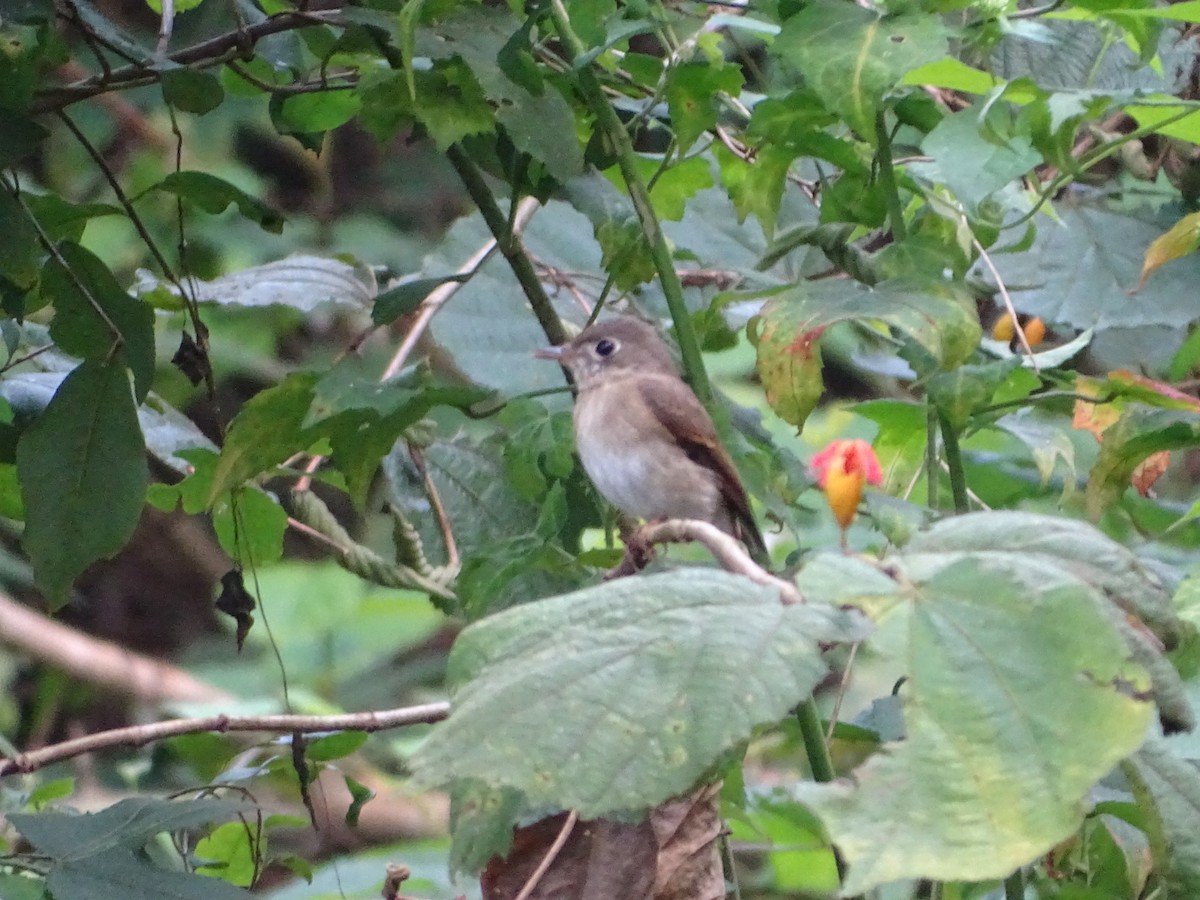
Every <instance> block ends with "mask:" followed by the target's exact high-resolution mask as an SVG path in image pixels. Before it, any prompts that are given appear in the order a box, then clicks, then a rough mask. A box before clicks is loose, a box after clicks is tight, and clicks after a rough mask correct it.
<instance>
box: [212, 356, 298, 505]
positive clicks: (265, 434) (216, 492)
mask: <svg viewBox="0 0 1200 900" xmlns="http://www.w3.org/2000/svg"><path fill="white" fill-rule="evenodd" d="M316 383H317V376H316V375H314V374H310V373H303V372H300V373H295V374H293V375H289V376H288V377H287V378H285V379H284V380H283V381H282V382H280V383H279V384H277V385H275V387H272V388H268V389H267V390H265V391H262V392H261V393H259V394H256V395H255V396H254V397H253V398H251V399H250V400H249V401H248V402H247V403H246V405H245V406H243V407H242V409H241V411H240V412H239V413H238V414H237V417H236V418H234V420H233V422H232V424H231V425H230V426H229V432H228V433H227V434H226V436H225V445H224V446H223V447H222V448H221V456H220V458H219V459H218V460H217V464H216V468H215V470H214V471H213V479H212V485H211V486H210V487H209V491H208V498H207V500H206V502H205V506H209V507H211V506H212V505H213V504H214V503H215V502H216V501H217V499H218V498H219V497H220V496H221V495H222V494H224V493H226V492H227V491H230V490H232V489H233V488H236V487H239V486H240V485H241V484H242V483H243V482H244V481H247V480H249V479H251V478H254V477H255V476H256V475H259V474H261V473H262V472H265V471H266V470H267V469H270V468H272V467H273V466H276V465H278V464H279V463H281V462H283V461H284V460H285V459H287V458H288V457H289V456H291V455H292V454H294V453H298V452H300V451H301V450H303V449H305V448H306V447H307V446H308V445H309V443H311V437H310V436H309V435H308V434H306V433H305V431H304V429H303V423H304V417H305V416H306V415H307V414H308V408H309V406H310V405H311V404H312V398H313V388H314V387H315V385H316Z"/></svg>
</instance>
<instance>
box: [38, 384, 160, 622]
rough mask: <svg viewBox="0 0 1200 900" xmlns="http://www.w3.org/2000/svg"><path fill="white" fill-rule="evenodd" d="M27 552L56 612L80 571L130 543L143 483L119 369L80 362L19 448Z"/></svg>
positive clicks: (133, 417)
mask: <svg viewBox="0 0 1200 900" xmlns="http://www.w3.org/2000/svg"><path fill="white" fill-rule="evenodd" d="M17 472H18V474H19V475H20V479H21V497H22V500H23V502H24V505H25V510H26V516H27V518H26V523H25V537H24V545H25V550H26V552H27V553H28V554H29V557H30V559H31V561H32V562H33V567H34V572H35V573H36V576H37V581H38V584H39V585H40V586H41V588H42V590H43V591H44V592H45V593H46V596H47V597H48V598H49V600H50V602H51V604H52V605H53V606H55V607H57V606H60V605H62V604H63V603H65V602H66V601H67V599H68V597H69V595H70V590H71V585H72V583H73V582H74V581H75V578H76V577H77V576H79V575H80V574H81V573H82V572H83V570H84V569H86V568H87V567H88V566H89V565H91V564H92V563H93V562H95V561H96V560H99V559H105V558H107V557H110V556H112V555H113V554H114V553H116V552H117V551H118V550H120V549H121V548H122V547H123V546H125V543H126V541H128V540H129V538H130V536H131V535H132V534H133V530H134V528H135V527H136V526H137V522H138V517H139V515H140V514H141V509H142V500H143V498H144V497H145V494H146V479H147V477H148V473H147V467H146V457H145V447H144V444H143V440H142V433H141V430H140V429H139V428H138V421H137V411H136V409H135V407H134V402H133V392H132V391H131V390H130V385H129V376H128V373H127V371H126V369H125V367H124V366H120V365H117V364H109V365H104V364H101V363H98V362H94V361H88V362H84V363H83V364H81V365H80V366H79V368H77V369H76V370H75V371H74V372H72V373H71V374H70V375H68V376H67V377H66V378H65V379H64V380H63V382H62V386H61V387H59V389H58V391H57V393H55V395H54V399H53V400H51V401H50V405H49V406H47V407H46V411H45V412H44V413H43V414H42V415H41V416H40V417H39V418H38V419H37V420H36V421H35V422H34V423H33V424H32V425H31V426H30V427H29V428H28V429H27V430H26V431H25V433H24V434H23V435H22V436H21V440H20V442H19V443H18V444H17Z"/></svg>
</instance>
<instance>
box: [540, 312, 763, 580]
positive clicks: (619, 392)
mask: <svg viewBox="0 0 1200 900" xmlns="http://www.w3.org/2000/svg"><path fill="white" fill-rule="evenodd" d="M537 355H538V356H539V357H541V358H543V359H555V360H558V361H559V362H561V363H562V364H563V365H564V366H566V367H567V368H568V369H569V370H570V371H571V374H572V375H573V376H574V378H575V382H576V384H577V386H578V388H579V396H578V397H577V398H576V401H575V443H576V448H577V449H578V451H579V457H580V459H581V460H582V461H583V467H584V469H585V470H586V471H587V473H588V477H590V478H591V479H592V483H593V484H595V485H596V489H597V490H598V491H599V492H600V493H601V494H602V495H603V496H604V498H605V499H606V500H608V502H609V503H611V504H612V505H613V506H615V507H617V509H619V510H621V511H622V512H623V513H625V514H626V515H629V516H633V517H637V518H642V519H647V520H655V519H674V518H679V519H701V520H703V521H705V522H710V523H712V524H713V525H716V526H717V527H718V528H720V529H721V530H722V531H725V532H727V533H728V534H731V535H733V536H734V537H736V538H738V539H740V540H741V541H742V542H743V543H744V544H745V545H746V547H747V549H749V550H750V552H751V554H752V555H754V556H755V557H757V558H759V559H765V558H766V545H765V544H764V543H763V539H762V534H761V533H760V532H759V530H758V526H757V525H756V524H755V522H754V517H753V515H752V513H751V511H750V501H749V500H748V499H747V497H746V490H745V488H743V487H742V482H741V479H740V478H739V477H738V473H737V470H736V469H735V468H734V467H733V462H732V460H730V458H729V454H728V453H727V452H726V451H725V448H724V447H722V446H721V442H720V440H719V439H718V438H717V430H716V428H715V426H714V425H713V421H712V418H711V417H710V416H709V414H708V411H707V410H706V409H705V408H704V406H703V405H702V404H701V403H700V401H699V400H698V399H697V397H696V395H695V394H694V393H692V389H691V388H689V387H688V386H687V384H686V383H685V382H684V381H683V379H682V378H680V377H679V371H678V370H677V369H676V367H675V361H674V360H673V359H672V357H671V352H670V351H669V350H668V349H667V346H666V344H664V343H663V342H662V340H661V339H660V338H659V336H658V334H657V332H655V330H654V328H653V327H652V326H650V325H648V324H646V323H645V322H642V321H640V320H638V319H634V318H632V317H630V316H619V317H614V318H611V319H605V320H603V321H600V322H597V323H596V324H594V325H592V326H591V327H590V328H587V329H585V330H584V331H583V332H581V333H580V334H579V336H578V337H576V338H575V339H574V340H573V341H571V342H570V343H568V344H564V345H562V346H560V347H550V348H547V349H545V350H540V351H538V353H537Z"/></svg>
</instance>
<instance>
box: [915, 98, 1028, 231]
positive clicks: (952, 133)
mask: <svg viewBox="0 0 1200 900" xmlns="http://www.w3.org/2000/svg"><path fill="white" fill-rule="evenodd" d="M996 118H997V119H999V116H998V115H997V116H996ZM921 149H922V150H924V152H925V154H926V155H927V156H929V157H930V160H929V161H928V162H923V161H922V162H917V163H914V164H912V165H911V166H909V167H908V169H909V171H910V172H912V173H913V174H914V175H916V176H918V177H920V178H927V179H929V180H930V181H933V182H936V183H939V184H944V185H946V187H948V188H950V190H951V191H953V192H954V196H955V197H956V198H957V199H958V200H959V201H960V202H961V203H962V204H963V207H964V208H965V209H966V210H967V213H968V214H969V215H971V216H972V217H974V216H977V215H978V211H979V207H980V204H981V203H983V201H984V200H986V199H987V198H988V197H990V196H991V195H992V194H994V193H996V192H997V191H999V190H1001V189H1003V188H1004V187H1006V186H1007V185H1008V184H1010V183H1011V182H1013V181H1014V180H1016V179H1018V178H1020V177H1021V176H1022V175H1024V174H1025V173H1026V172H1028V171H1030V170H1031V169H1033V168H1034V166H1036V165H1038V164H1039V163H1041V161H1042V155H1041V154H1040V153H1039V152H1038V151H1037V150H1036V149H1034V147H1033V140H1032V138H1031V137H1030V136H1029V135H1027V134H1020V133H1017V134H1011V135H1006V134H1002V133H1000V127H999V123H997V124H996V125H995V126H990V125H989V122H988V119H987V115H986V112H984V113H983V115H982V116H981V110H980V109H977V108H975V107H968V108H967V109H964V110H960V111H959V112H956V113H953V114H951V115H948V116H946V118H944V119H942V121H941V122H940V123H938V125H937V127H936V128H934V129H933V131H931V132H930V133H929V134H927V135H926V136H925V140H924V141H922V142H921Z"/></svg>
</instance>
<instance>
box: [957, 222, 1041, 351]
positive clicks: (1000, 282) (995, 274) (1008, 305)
mask: <svg viewBox="0 0 1200 900" xmlns="http://www.w3.org/2000/svg"><path fill="white" fill-rule="evenodd" d="M959 213H960V215H962V221H963V224H965V225H966V226H967V233H968V234H969V235H971V243H972V244H973V245H974V246H975V249H976V250H978V251H979V258H980V259H982V260H983V264H984V266H986V267H987V270H988V271H989V272H991V273H992V278H994V279H996V290H997V291H999V292H1000V299H1001V300H1003V301H1004V308H1005V309H1006V310H1008V314H1009V316H1011V317H1012V323H1013V332H1014V333H1016V335H1017V336H1018V337H1019V338H1020V344H1021V349H1022V350H1023V351H1024V352H1025V354H1026V355H1027V356H1028V357H1029V361H1030V363H1031V364H1032V365H1033V371H1034V372H1037V371H1038V364H1037V359H1035V358H1034V355H1033V347H1031V346H1030V345H1029V338H1028V337H1026V335H1025V329H1024V328H1022V327H1021V324H1020V323H1019V322H1018V321H1017V309H1016V307H1015V306H1013V302H1012V297H1011V296H1009V293H1008V288H1007V287H1005V286H1004V279H1003V278H1001V277H1000V271H999V270H998V269H997V268H996V264H995V263H993V262H992V257H991V254H989V253H988V252H987V250H985V249H984V247H983V244H982V243H980V240H979V238H977V237H976V236H975V231H974V230H973V229H972V228H971V223H970V222H968V221H967V217H966V214H965V213H964V212H962V210H959Z"/></svg>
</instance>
